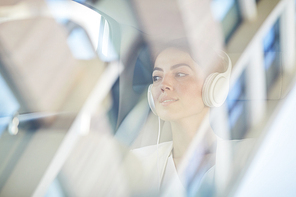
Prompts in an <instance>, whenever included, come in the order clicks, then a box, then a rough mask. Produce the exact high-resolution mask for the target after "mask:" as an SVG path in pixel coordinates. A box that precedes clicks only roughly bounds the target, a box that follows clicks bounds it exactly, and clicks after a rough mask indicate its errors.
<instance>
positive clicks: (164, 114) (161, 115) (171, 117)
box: [157, 111, 181, 121]
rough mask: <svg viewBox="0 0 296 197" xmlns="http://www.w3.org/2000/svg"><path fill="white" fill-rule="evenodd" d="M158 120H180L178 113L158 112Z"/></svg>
mask: <svg viewBox="0 0 296 197" xmlns="http://www.w3.org/2000/svg"><path fill="white" fill-rule="evenodd" d="M157 114H158V116H159V118H160V119H161V120H164V121H176V120H178V119H180V118H181V116H180V115H181V114H180V113H178V112H169V111H160V112H157Z"/></svg>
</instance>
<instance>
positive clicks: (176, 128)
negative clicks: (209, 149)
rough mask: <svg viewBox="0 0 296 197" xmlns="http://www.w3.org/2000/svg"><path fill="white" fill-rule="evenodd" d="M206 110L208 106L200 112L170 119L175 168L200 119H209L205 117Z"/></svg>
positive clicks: (198, 125)
mask: <svg viewBox="0 0 296 197" xmlns="http://www.w3.org/2000/svg"><path fill="white" fill-rule="evenodd" d="M208 111H209V108H204V109H203V110H202V111H201V112H200V113H198V114H195V115H193V116H189V117H186V118H183V119H181V120H178V121H170V123H171V128H172V135H173V146H174V147H173V157H174V161H175V165H176V167H177V168H178V164H179V163H180V161H181V159H182V157H183V156H184V155H185V153H186V150H187V148H188V146H189V145H190V143H191V141H192V139H193V137H194V136H195V134H196V132H197V130H198V128H199V127H200V125H201V123H202V121H209V118H205V117H206V116H207V115H208Z"/></svg>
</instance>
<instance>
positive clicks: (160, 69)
mask: <svg viewBox="0 0 296 197" xmlns="http://www.w3.org/2000/svg"><path fill="white" fill-rule="evenodd" d="M181 66H187V67H189V68H190V69H191V70H193V69H192V68H191V67H190V66H189V65H188V64H183V63H182V64H176V65H174V66H171V70H173V69H176V68H178V67H181ZM155 70H159V71H163V69H162V68H159V67H155V68H154V69H153V71H155Z"/></svg>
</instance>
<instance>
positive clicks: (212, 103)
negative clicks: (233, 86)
mask: <svg viewBox="0 0 296 197" xmlns="http://www.w3.org/2000/svg"><path fill="white" fill-rule="evenodd" d="M228 90H229V80H228V79H227V78H225V76H224V75H223V74H220V73H217V72H216V73H213V74H211V75H210V76H208V77H207V78H206V80H205V83H204V85H203V89H202V99H203V101H204V104H205V105H206V106H208V107H220V106H221V105H222V104H223V103H224V102H225V100H226V98H227V94H228Z"/></svg>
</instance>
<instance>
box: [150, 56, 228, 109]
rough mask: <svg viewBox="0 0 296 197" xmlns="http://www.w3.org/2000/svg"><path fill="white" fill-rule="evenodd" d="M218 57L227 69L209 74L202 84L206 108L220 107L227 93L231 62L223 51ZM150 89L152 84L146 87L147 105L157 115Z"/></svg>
mask: <svg viewBox="0 0 296 197" xmlns="http://www.w3.org/2000/svg"><path fill="white" fill-rule="evenodd" d="M218 55H219V57H220V58H221V59H222V62H223V66H224V67H227V68H226V71H225V72H223V73H218V72H215V73H212V74H210V75H209V76H208V77H207V78H206V80H205V82H204V85H203V87H202V100H203V102H204V104H205V105H206V106H208V107H220V106H221V105H222V104H223V103H224V102H225V100H226V98H227V95H228V91H229V80H230V73H231V68H232V64H231V60H230V58H229V56H228V55H227V54H226V53H225V52H223V51H221V53H220V54H218ZM151 88H152V84H150V85H149V87H148V92H147V97H148V104H149V107H150V109H151V111H152V112H153V113H154V114H155V115H157V113H156V110H155V103H154V100H153V96H152V93H151Z"/></svg>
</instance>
